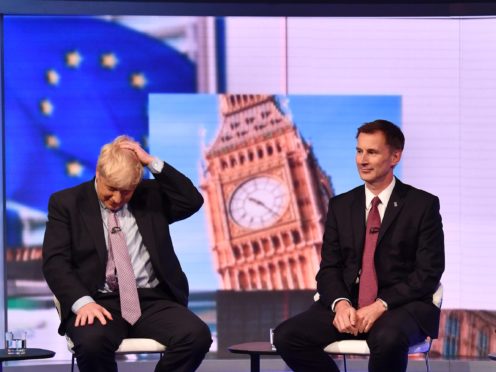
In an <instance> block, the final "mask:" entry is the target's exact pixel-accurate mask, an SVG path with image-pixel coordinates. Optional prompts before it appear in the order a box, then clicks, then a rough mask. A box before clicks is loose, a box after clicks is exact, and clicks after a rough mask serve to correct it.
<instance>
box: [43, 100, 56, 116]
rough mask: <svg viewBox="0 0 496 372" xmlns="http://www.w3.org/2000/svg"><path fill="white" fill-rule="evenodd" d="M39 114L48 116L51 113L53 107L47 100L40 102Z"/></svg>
mask: <svg viewBox="0 0 496 372" xmlns="http://www.w3.org/2000/svg"><path fill="white" fill-rule="evenodd" d="M40 110H41V113H42V114H43V115H45V116H50V115H52V113H53V105H52V102H50V100H49V99H47V98H45V99H44V100H42V101H41V102H40Z"/></svg>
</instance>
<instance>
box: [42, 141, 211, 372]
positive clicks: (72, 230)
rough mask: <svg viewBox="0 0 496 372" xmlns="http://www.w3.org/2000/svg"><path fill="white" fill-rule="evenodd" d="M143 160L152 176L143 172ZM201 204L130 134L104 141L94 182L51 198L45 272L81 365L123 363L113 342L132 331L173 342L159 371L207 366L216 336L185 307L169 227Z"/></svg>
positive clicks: (105, 369)
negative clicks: (116, 358) (116, 357)
mask: <svg viewBox="0 0 496 372" xmlns="http://www.w3.org/2000/svg"><path fill="white" fill-rule="evenodd" d="M144 166H147V167H148V168H149V170H150V172H151V173H152V174H153V177H154V179H153V180H143V179H142V177H143V167H144ZM202 204H203V198H202V196H201V194H200V193H199V192H198V190H197V189H196V188H195V186H194V185H193V183H192V182H191V181H190V180H189V179H188V178H187V177H186V176H184V175H183V174H182V173H180V172H179V171H177V170H176V169H174V168H173V167H172V166H170V165H169V164H167V163H165V162H163V161H161V160H159V159H157V158H155V157H153V156H151V155H150V154H148V153H147V152H146V151H145V150H143V149H142V148H141V146H140V145H139V144H138V143H137V142H135V141H134V140H132V139H131V138H130V137H127V136H119V137H117V138H116V139H115V140H114V141H113V142H112V143H109V144H106V145H105V146H103V147H102V150H101V152H100V156H99V158H98V163H97V168H96V177H95V178H94V179H93V180H91V181H88V182H85V183H82V184H80V185H78V186H76V187H73V188H69V189H66V190H62V191H59V192H56V193H54V194H53V195H52V196H51V197H50V201H49V205H48V222H47V227H46V232H45V239H44V242H43V273H44V275H45V278H46V280H47V283H48V285H49V287H50V289H51V290H52V292H53V293H54V295H55V296H56V297H57V299H58V300H59V301H60V305H61V324H60V327H59V333H60V334H61V335H63V334H65V333H66V334H67V335H68V336H69V337H70V338H71V339H72V341H73V343H74V352H75V354H76V358H77V362H78V367H79V370H80V371H82V372H110V371H112V372H115V371H117V364H116V362H115V350H116V349H117V348H118V346H119V344H120V343H121V341H122V339H124V338H128V337H131V338H133V337H134V338H152V339H155V340H157V341H158V342H160V343H162V344H164V345H166V347H167V349H166V351H165V353H164V356H163V357H162V358H161V359H160V361H159V362H158V364H157V367H156V369H155V371H156V372H166V371H167V372H169V371H175V372H180V371H181V372H191V371H194V370H196V369H197V367H198V366H199V365H200V363H201V362H202V360H203V358H204V356H205V354H206V353H207V352H208V350H209V347H210V344H211V343H212V339H211V336H210V331H209V329H208V326H207V325H206V324H205V323H204V322H203V321H201V320H200V319H199V318H198V317H197V316H196V315H195V314H193V313H192V312H191V311H190V310H188V308H187V302H188V294H189V291H188V282H187V279H186V276H185V275H184V273H183V271H182V269H181V266H180V264H179V261H178V259H177V257H176V254H175V252H174V248H173V246H172V241H171V237H170V234H169V225H170V224H171V223H173V222H175V221H179V220H182V219H185V218H187V217H189V216H191V215H192V214H194V213H195V212H196V211H198V210H199V209H200V207H201V206H202Z"/></svg>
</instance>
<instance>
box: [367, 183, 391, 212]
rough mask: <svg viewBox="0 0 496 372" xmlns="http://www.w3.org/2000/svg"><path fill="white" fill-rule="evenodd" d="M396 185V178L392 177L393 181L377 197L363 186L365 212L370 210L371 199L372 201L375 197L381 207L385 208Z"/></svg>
mask: <svg viewBox="0 0 496 372" xmlns="http://www.w3.org/2000/svg"><path fill="white" fill-rule="evenodd" d="M395 185H396V177H393V180H392V181H391V183H390V184H389V186H388V187H386V188H385V189H384V190H382V191H381V192H380V193H379V195H375V194H374V193H373V192H372V191H370V190H369V189H368V188H367V186H365V208H366V209H367V210H369V209H370V207H371V205H372V199H374V197H375V196H378V197H379V199H381V204H379V205H383V206H384V208H385V207H386V206H387V204H388V202H389V199H390V198H391V194H392V193H393V189H394V186H395Z"/></svg>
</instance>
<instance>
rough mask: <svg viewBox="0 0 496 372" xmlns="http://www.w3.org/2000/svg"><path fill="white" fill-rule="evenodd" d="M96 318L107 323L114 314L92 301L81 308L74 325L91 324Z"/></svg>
mask: <svg viewBox="0 0 496 372" xmlns="http://www.w3.org/2000/svg"><path fill="white" fill-rule="evenodd" d="M95 318H96V319H98V320H99V321H100V323H102V324H103V325H105V324H107V319H109V320H112V314H110V313H109V312H108V311H107V309H105V308H104V307H103V306H100V305H98V304H97V303H96V302H90V303H89V304H86V305H84V306H83V307H81V308H80V309H79V311H78V312H77V314H76V322H75V323H74V325H75V326H76V327H80V326H81V327H82V326H85V325H91V324H93V322H94V321H95Z"/></svg>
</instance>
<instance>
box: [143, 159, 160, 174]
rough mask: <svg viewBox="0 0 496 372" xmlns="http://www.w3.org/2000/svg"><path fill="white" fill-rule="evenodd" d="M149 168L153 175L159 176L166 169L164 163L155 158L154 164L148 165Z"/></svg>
mask: <svg viewBox="0 0 496 372" xmlns="http://www.w3.org/2000/svg"><path fill="white" fill-rule="evenodd" d="M147 167H148V169H149V170H150V172H152V173H153V174H158V173H160V172H162V169H164V162H163V161H162V160H160V159H159V158H153V160H152V162H151V163H150V164H148V166H147Z"/></svg>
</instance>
